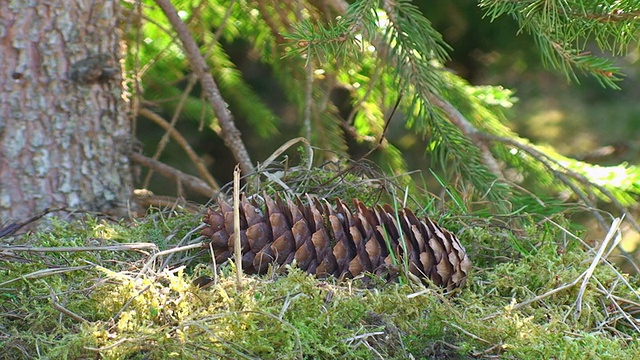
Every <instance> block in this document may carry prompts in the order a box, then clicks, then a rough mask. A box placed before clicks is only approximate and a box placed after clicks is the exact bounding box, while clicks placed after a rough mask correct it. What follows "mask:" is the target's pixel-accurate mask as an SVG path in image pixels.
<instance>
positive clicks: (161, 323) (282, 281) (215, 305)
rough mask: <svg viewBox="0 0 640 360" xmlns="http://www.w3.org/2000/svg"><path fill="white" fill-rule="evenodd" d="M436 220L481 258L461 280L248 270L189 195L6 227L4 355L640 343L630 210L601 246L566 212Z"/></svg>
mask: <svg viewBox="0 0 640 360" xmlns="http://www.w3.org/2000/svg"><path fill="white" fill-rule="evenodd" d="M435 219H436V220H438V222H439V223H440V225H442V226H444V227H446V228H448V229H450V230H451V231H452V232H454V233H455V234H457V235H458V237H459V238H460V239H461V242H462V243H463V244H464V246H465V247H466V249H467V252H468V254H469V257H470V258H471V259H472V261H473V264H474V270H473V271H472V274H471V275H470V277H469V279H468V282H467V286H466V287H464V288H463V289H461V290H460V291H457V292H456V293H454V294H445V293H444V292H443V291H442V290H441V289H439V288H437V287H424V286H422V285H416V284H413V283H410V282H405V281H400V282H398V283H384V282H382V281H381V282H379V283H377V284H376V283H375V282H374V285H372V283H371V282H370V281H369V282H367V284H368V285H366V286H364V285H363V282H362V281H361V280H362V279H350V280H344V281H336V280H335V279H324V280H319V279H316V278H314V277H313V276H310V275H308V274H306V273H304V272H302V271H300V270H298V269H296V268H295V266H294V267H293V268H289V270H288V272H286V273H274V272H271V273H270V274H269V275H264V276H244V277H243V278H242V280H241V281H240V282H238V280H237V279H236V277H235V268H234V266H233V264H226V265H222V266H219V270H218V271H217V272H214V271H213V270H212V269H213V267H212V266H211V257H210V256H209V255H208V254H204V255H202V254H201V255H199V256H198V257H195V258H193V257H192V255H194V254H195V252H197V249H195V250H194V249H189V246H188V245H189V244H193V243H194V242H195V243H197V242H198V241H201V239H198V235H199V233H198V231H197V230H196V231H194V229H196V228H197V227H198V225H199V224H200V221H201V217H200V215H194V214H192V213H188V212H185V211H181V210H180V209H165V210H162V211H155V212H150V213H149V214H148V215H147V216H145V217H144V218H140V219H137V220H127V221H113V220H109V219H97V218H85V219H83V220H78V221H74V222H64V221H57V220H55V219H54V220H52V221H51V223H50V225H49V226H47V227H46V228H44V229H41V230H39V231H37V232H33V233H29V234H24V235H21V236H14V237H6V238H3V239H2V247H1V248H0V249H1V250H0V251H1V252H0V259H1V260H2V261H1V262H0V289H1V291H0V312H1V313H2V316H0V359H35V358H43V359H89V358H92V359H172V358H175V359H204V358H208V359H211V358H220V359H336V358H340V359H421V358H425V359H473V358H504V359H616V360H617V359H638V358H640V343H639V342H638V341H637V339H638V337H639V336H640V321H639V320H638V319H637V318H636V317H637V316H638V315H637V314H638V312H640V294H639V293H638V291H637V289H638V278H637V276H634V277H629V276H628V275H625V274H622V273H621V272H620V271H619V270H618V269H617V268H616V266H614V265H612V264H611V263H610V262H609V261H607V260H605V259H606V256H607V255H608V252H609V249H610V248H612V247H613V246H614V245H615V243H616V241H617V240H619V238H617V236H618V235H619V232H618V231H617V230H618V228H617V226H618V225H617V224H616V222H615V221H614V223H613V224H612V229H611V231H610V233H609V235H608V236H607V237H606V238H603V239H597V240H596V241H595V244H596V246H595V247H592V246H591V245H593V244H594V242H590V243H587V242H586V240H585V239H584V238H582V233H581V230H579V229H577V228H576V227H575V226H573V225H572V224H570V223H569V222H568V221H567V220H566V219H565V217H564V216H563V215H555V216H536V215H530V214H528V215H512V216H509V217H504V218H500V217H490V218H486V217H472V216H468V215H455V214H448V215H442V214H441V215H439V216H438V217H436V218H435ZM201 276H208V277H210V278H212V279H213V282H212V283H210V284H209V285H208V286H206V287H199V286H197V279H198V278H200V277H201ZM194 281H195V282H196V284H194ZM238 285H240V287H239V286H238Z"/></svg>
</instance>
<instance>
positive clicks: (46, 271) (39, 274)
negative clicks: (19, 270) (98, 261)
mask: <svg viewBox="0 0 640 360" xmlns="http://www.w3.org/2000/svg"><path fill="white" fill-rule="evenodd" d="M92 267H93V266H91V265H86V266H72V267H67V268H58V269H43V270H38V271H34V272H31V273H29V274H26V275H22V276H20V277H17V278H13V279H11V280H7V281H4V282H2V283H0V286H3V285H7V284H10V283H12V282H14V281H18V280H25V279H39V278H43V277H47V276H52V275H58V274H64V273H68V272H71V271H78V270H86V269H90V268H92Z"/></svg>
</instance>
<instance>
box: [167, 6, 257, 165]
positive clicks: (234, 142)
mask: <svg viewBox="0 0 640 360" xmlns="http://www.w3.org/2000/svg"><path fill="white" fill-rule="evenodd" d="M155 2H156V4H158V6H160V8H161V9H162V11H163V12H164V13H165V15H166V16H167V19H168V20H169V22H170V23H171V24H172V26H173V27H174V29H175V31H176V33H177V34H178V37H179V38H180V40H181V41H182V44H183V45H184V50H185V54H186V55H187V58H188V59H189V62H190V63H191V66H192V67H193V70H194V72H195V73H196V75H197V76H198V79H199V80H200V83H201V84H202V88H203V90H204V93H205V94H206V97H207V100H208V101H209V104H210V105H211V107H212V108H213V110H214V111H215V113H216V116H217V117H218V121H219V122H220V127H221V128H222V138H223V139H224V142H225V145H226V146H227V147H228V148H229V149H230V150H231V152H232V153H233V155H234V158H235V159H236V160H237V161H238V163H240V166H241V168H242V171H243V172H244V173H245V174H250V173H252V172H253V170H254V168H253V162H252V161H251V157H250V156H249V152H248V151H247V149H246V147H245V145H244V142H243V141H242V139H241V138H240V131H238V129H237V128H236V126H235V123H234V120H233V116H232V114H231V112H230V111H229V109H228V108H227V103H226V102H225V100H224V99H223V98H222V95H220V90H219V89H218V86H217V85H216V82H215V80H214V79H213V76H212V75H211V73H210V72H209V67H208V66H207V63H206V61H205V59H204V58H203V57H202V54H200V49H199V48H198V45H197V44H196V42H195V41H194V39H193V37H192V36H191V33H190V32H189V29H188V28H187V26H186V25H185V23H184V22H183V21H182V19H180V16H179V15H178V12H177V11H176V8H175V7H174V6H173V4H171V1H170V0H155Z"/></svg>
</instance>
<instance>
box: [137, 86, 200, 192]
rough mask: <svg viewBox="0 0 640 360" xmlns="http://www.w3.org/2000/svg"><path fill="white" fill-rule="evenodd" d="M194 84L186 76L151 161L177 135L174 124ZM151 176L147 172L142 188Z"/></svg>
mask: <svg viewBox="0 0 640 360" xmlns="http://www.w3.org/2000/svg"><path fill="white" fill-rule="evenodd" d="M196 82H198V79H197V78H196V77H195V76H194V75H193V74H191V75H189V76H187V86H186V87H185V89H184V91H183V92H182V95H180V99H179V100H178V104H177V105H176V107H175V111H174V112H173V116H172V117H171V122H165V123H164V124H163V126H162V127H163V128H164V129H165V133H164V134H163V135H162V138H160V141H158V144H157V147H156V151H155V153H154V154H153V156H152V157H151V158H152V159H153V160H158V159H159V158H160V155H162V152H163V151H164V149H165V148H166V147H167V145H168V144H169V138H170V137H173V138H175V134H176V133H178V131H177V130H176V123H177V122H178V119H179V118H180V114H181V113H182V108H184V104H185V103H186V102H187V99H189V95H190V94H191V90H192V89H193V86H194V85H195V84H196ZM163 120H164V119H163ZM192 161H193V159H192ZM152 176H153V171H149V172H148V173H147V176H146V177H145V179H144V181H143V184H144V185H143V187H144V188H148V187H149V183H150V182H151V177H152Z"/></svg>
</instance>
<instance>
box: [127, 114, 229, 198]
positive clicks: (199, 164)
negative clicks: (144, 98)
mask: <svg viewBox="0 0 640 360" xmlns="http://www.w3.org/2000/svg"><path fill="white" fill-rule="evenodd" d="M139 114H140V115H142V116H144V117H146V118H147V119H149V120H151V121H153V122H154V123H156V124H158V125H160V127H162V128H163V129H165V130H166V131H167V133H168V134H170V135H171V137H172V138H173V140H175V141H176V142H177V143H178V145H180V147H182V149H183V150H184V152H185V153H186V154H187V156H189V159H191V162H192V163H193V165H195V167H196V169H197V170H198V174H199V175H200V177H201V178H202V179H203V180H204V181H206V182H207V183H208V184H209V186H211V187H212V188H213V189H214V190H219V189H220V185H218V182H216V180H215V179H214V178H213V176H212V175H211V173H210V172H209V170H207V166H206V165H205V164H204V161H202V158H201V157H200V156H198V154H196V152H195V151H194V150H193V148H192V147H191V145H189V142H188V141H187V139H185V138H184V136H182V134H180V132H178V131H177V130H176V129H175V128H174V127H173V126H172V125H171V124H170V123H169V122H167V121H166V120H165V119H164V118H162V116H160V115H158V114H156V113H154V112H153V111H151V110H149V109H147V108H141V109H140V110H139ZM154 160H156V159H154Z"/></svg>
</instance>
